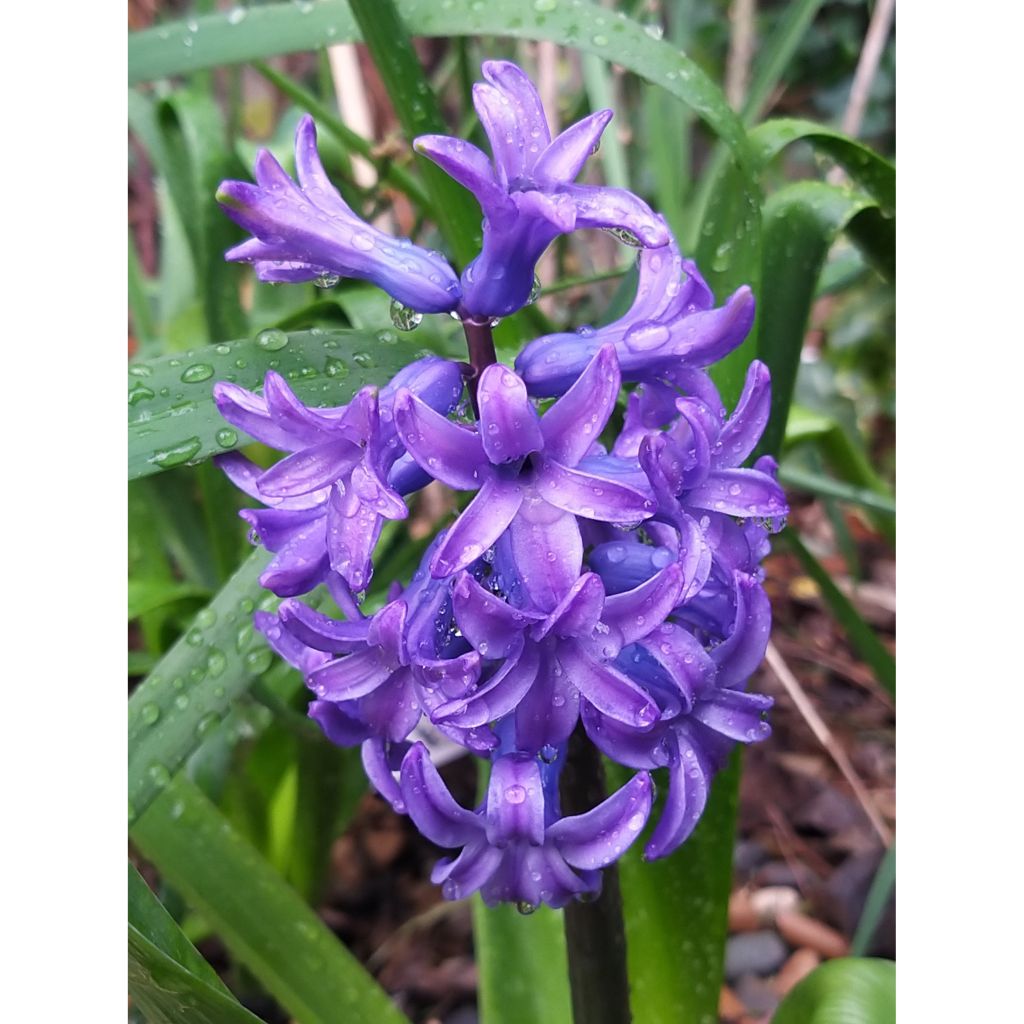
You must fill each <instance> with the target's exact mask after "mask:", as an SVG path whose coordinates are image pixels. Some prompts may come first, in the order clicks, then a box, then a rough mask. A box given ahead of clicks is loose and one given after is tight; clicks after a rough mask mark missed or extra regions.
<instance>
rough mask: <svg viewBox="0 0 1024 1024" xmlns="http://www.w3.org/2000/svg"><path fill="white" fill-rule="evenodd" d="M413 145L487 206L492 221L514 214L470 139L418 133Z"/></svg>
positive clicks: (499, 221)
mask: <svg viewBox="0 0 1024 1024" xmlns="http://www.w3.org/2000/svg"><path fill="white" fill-rule="evenodd" d="M413 148H414V149H415V150H416V152H417V153H422V154H423V155H424V156H425V157H426V158H427V159H428V160H432V161H433V162H434V163H435V164H437V166H438V167H440V168H441V169H442V170H443V171H444V172H445V173H446V174H447V175H449V176H450V177H452V178H454V179H455V180H456V181H457V182H458V183H459V184H460V185H463V186H465V187H466V188H468V189H469V191H470V192H472V193H473V195H474V196H476V198H477V200H478V202H479V203H480V205H481V206H482V207H486V210H487V215H488V217H489V218H490V219H491V220H493V219H494V215H495V214H497V218H498V224H500V223H501V221H502V220H507V219H508V218H510V217H513V216H514V215H515V205H514V204H513V203H512V202H511V200H510V199H509V198H508V193H507V192H506V191H505V189H504V188H503V187H501V186H500V185H499V184H498V182H497V181H495V179H494V170H493V168H492V167H491V161H490V160H489V159H488V158H487V155H486V154H485V153H483V152H482V151H481V150H479V149H477V147H476V146H474V145H473V144H472V143H471V142H466V141H465V140H463V139H453V138H450V137H449V136H447V135H421V136H419V138H417V139H416V140H415V141H414V142H413Z"/></svg>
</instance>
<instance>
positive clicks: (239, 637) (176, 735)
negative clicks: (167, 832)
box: [128, 550, 276, 822]
mask: <svg viewBox="0 0 1024 1024" xmlns="http://www.w3.org/2000/svg"><path fill="white" fill-rule="evenodd" d="M269 560H270V556H269V555H268V554H267V553H266V552H265V551H262V550H261V551H256V552H254V553H253V554H252V555H251V556H250V557H249V559H248V560H247V561H246V562H244V563H243V564H242V566H241V568H240V569H239V570H238V572H236V573H235V575H234V576H233V577H232V578H231V579H230V580H229V581H228V582H227V584H225V586H224V588H223V589H222V590H221V591H220V593H219V594H218V595H217V596H216V597H215V598H214V599H213V601H212V602H211V603H210V604H209V605H207V606H206V607H205V608H203V609H202V611H200V612H199V613H198V614H197V615H196V617H195V620H194V622H193V625H192V627H191V628H190V629H189V630H188V631H187V632H186V633H185V635H184V636H182V637H181V638H180V639H179V640H178V642H177V643H176V644H175V645H174V646H173V647H172V648H171V649H170V650H169V651H168V652H167V654H165V655H164V657H163V658H161V659H160V662H159V664H158V665H157V666H156V668H155V669H154V670H153V672H152V673H151V674H150V675H149V676H148V677H147V678H146V679H145V680H144V681H143V682H142V683H140V684H139V686H138V688H137V689H136V690H135V692H134V693H133V694H132V695H131V697H130V698H129V701H128V819H129V822H131V821H132V820H134V818H136V817H137V816H138V815H139V814H141V813H142V812H143V811H144V810H145V809H146V807H147V806H148V805H149V803H150V802H151V801H152V800H153V798H154V797H155V796H156V794H157V793H158V792H159V791H160V789H161V788H162V787H163V786H165V785H167V783H168V782H169V781H170V779H171V777H172V776H173V775H174V773H175V772H176V771H177V770H178V769H179V768H180V767H181V765H182V763H183V762H184V760H185V758H187V757H188V755H189V754H191V753H192V751H193V750H195V749H196V747H198V746H199V744H200V742H201V740H202V738H203V736H204V735H206V734H207V733H208V732H209V731H210V729H211V728H213V726H214V725H216V724H217V723H218V722H219V721H220V720H221V718H222V717H223V716H224V714H225V713H226V712H227V711H228V709H229V708H230V707H231V705H232V703H233V702H234V701H235V700H237V699H238V697H239V696H241V694H243V693H244V692H245V691H246V690H247V689H248V688H249V686H250V685H251V684H252V682H253V679H254V678H255V677H256V676H259V675H261V674H262V673H263V672H265V671H266V670H267V668H269V667H270V664H271V661H272V657H271V654H270V651H269V650H268V649H267V647H266V646H265V645H264V643H263V640H262V637H261V636H260V635H259V634H258V633H255V631H254V630H253V628H252V624H251V617H252V611H253V608H254V607H255V603H256V602H257V601H259V600H260V599H261V598H262V599H263V601H264V602H266V603H268V604H269V603H271V601H270V600H269V595H266V593H265V591H263V590H262V589H261V587H260V585H259V576H260V573H262V571H263V569H264V568H265V567H266V565H267V563H268V562H269ZM273 603H276V602H273Z"/></svg>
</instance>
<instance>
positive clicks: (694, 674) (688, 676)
mask: <svg viewBox="0 0 1024 1024" xmlns="http://www.w3.org/2000/svg"><path fill="white" fill-rule="evenodd" d="M643 648H644V650H645V651H647V653H648V654H649V655H650V656H651V657H652V658H653V659H654V660H655V661H656V662H657V663H658V664H659V665H660V666H661V667H662V669H664V671H665V674H666V675H667V676H668V678H669V679H670V680H671V681H672V683H673V684H674V685H675V688H676V690H677V692H678V694H679V696H680V697H682V699H683V703H684V710H689V709H690V708H691V707H692V706H693V703H694V701H695V700H696V699H697V698H699V697H700V696H701V695H702V694H705V693H707V691H708V690H709V689H710V687H711V686H712V684H713V681H714V677H715V664H714V662H713V661H712V660H711V657H710V656H709V655H708V653H707V651H705V650H704V648H703V647H702V646H701V644H700V641H699V640H697V638H696V637H694V636H693V635H692V634H691V633H688V632H687V631H686V630H685V629H683V628H682V627H681V626H676V625H674V624H672V623H670V622H666V623H663V624H662V625H661V626H659V627H658V628H657V629H656V630H654V631H653V632H652V633H651V634H650V636H648V637H647V638H646V639H645V640H644V644H643Z"/></svg>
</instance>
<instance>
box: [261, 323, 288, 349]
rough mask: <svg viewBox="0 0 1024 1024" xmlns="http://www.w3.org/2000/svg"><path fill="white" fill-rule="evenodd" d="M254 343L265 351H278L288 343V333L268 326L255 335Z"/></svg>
mask: <svg viewBox="0 0 1024 1024" xmlns="http://www.w3.org/2000/svg"><path fill="white" fill-rule="evenodd" d="M256 344H257V345H258V346H259V347H260V348H262V349H264V350H265V351H267V352H280V350H281V349H283V348H284V347H285V345H287V344H288V335H287V334H285V333H284V331H282V330H279V329H278V328H276V327H268V328H267V330H265V331H260V333H259V334H257V335H256Z"/></svg>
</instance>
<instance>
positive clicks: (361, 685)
mask: <svg viewBox="0 0 1024 1024" xmlns="http://www.w3.org/2000/svg"><path fill="white" fill-rule="evenodd" d="M393 672H394V668H393V667H392V666H391V665H390V664H388V662H387V660H386V659H385V657H384V654H383V652H382V651H381V650H380V649H379V648H377V647H370V648H368V649H366V650H363V651H357V652H356V653H355V654H349V655H346V656H345V657H343V658H337V659H335V660H334V661H329V662H328V663H327V664H326V665H324V666H323V668H318V669H317V670H316V671H315V672H311V673H310V675H309V679H308V683H309V687H310V689H311V690H312V691H313V692H314V693H315V694H316V695H317V696H318V697H320V698H321V699H322V700H332V701H337V700H355V698H356V697H362V696H365V695H366V694H368V693H372V692H373V691H374V690H376V689H377V687H378V686H382V685H383V684H384V683H386V682H387V681H388V679H389V678H390V676H391V674H392V673H393Z"/></svg>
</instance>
